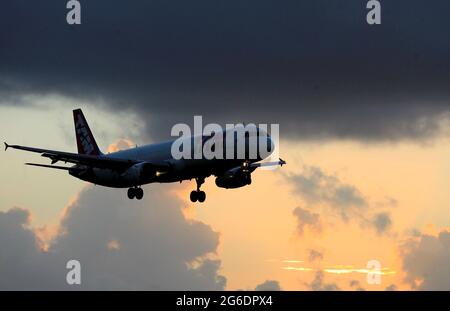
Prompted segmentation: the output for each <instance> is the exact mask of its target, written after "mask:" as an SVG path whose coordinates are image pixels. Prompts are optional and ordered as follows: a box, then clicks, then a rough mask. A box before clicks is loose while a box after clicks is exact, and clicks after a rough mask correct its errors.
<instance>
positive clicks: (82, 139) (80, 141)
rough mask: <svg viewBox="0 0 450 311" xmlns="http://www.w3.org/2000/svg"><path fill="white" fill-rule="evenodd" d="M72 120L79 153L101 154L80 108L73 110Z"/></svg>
mask: <svg viewBox="0 0 450 311" xmlns="http://www.w3.org/2000/svg"><path fill="white" fill-rule="evenodd" d="M73 120H74V122H75V136H76V138H77V146H78V153H79V154H87V155H101V154H102V152H101V151H100V149H99V148H98V146H97V143H96V142H95V139H94V135H92V132H91V129H90V128H89V125H88V123H87V121H86V118H85V117H84V115H83V111H81V109H75V110H74V111H73Z"/></svg>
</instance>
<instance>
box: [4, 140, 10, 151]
mask: <svg viewBox="0 0 450 311" xmlns="http://www.w3.org/2000/svg"><path fill="white" fill-rule="evenodd" d="M3 143H4V144H5V151H6V150H8V147H9V145H8V144H7V143H6V142H3Z"/></svg>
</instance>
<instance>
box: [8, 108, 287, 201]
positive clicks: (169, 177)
mask: <svg viewBox="0 0 450 311" xmlns="http://www.w3.org/2000/svg"><path fill="white" fill-rule="evenodd" d="M73 118H74V124H75V137H76V142H77V148H78V153H71V152H63V151H55V150H47V149H40V148H33V147H26V146H19V145H9V144H7V143H6V142H5V143H4V144H5V151H6V150H8V148H12V149H18V150H24V151H29V152H35V153H40V154H41V156H43V157H45V158H49V159H50V160H51V164H50V165H45V164H37V163H25V164H26V165H31V166H37V167H44V168H52V169H58V170H65V171H68V173H69V174H70V175H71V176H73V177H76V178H78V179H81V180H83V181H87V182H90V183H93V184H96V185H101V186H105V187H111V188H128V191H127V196H128V198H129V199H134V198H136V199H137V200H141V199H142V198H143V196H144V191H143V189H142V188H141V186H142V185H145V184H150V183H154V182H159V183H171V182H182V181H184V180H191V179H195V181H196V183H197V188H196V190H193V191H192V192H191V193H190V200H191V201H192V202H197V201H198V202H200V203H202V202H204V201H205V199H206V194H205V192H204V191H202V190H201V189H200V187H201V185H202V184H203V183H204V182H205V179H206V178H208V177H210V176H211V175H214V176H216V180H215V182H216V185H217V186H218V187H221V188H226V189H230V188H231V189H232V188H240V187H244V186H246V185H250V184H251V173H252V172H253V171H255V170H256V169H257V168H258V167H262V166H272V165H280V166H283V165H284V164H286V162H285V161H283V160H282V159H279V161H275V162H260V161H262V160H264V159H262V158H261V156H260V154H259V153H258V155H257V157H256V158H254V157H252V158H250V157H249V153H248V152H246V153H245V156H244V158H243V159H236V158H234V159H205V158H204V157H202V158H201V159H174V158H173V156H172V153H171V147H172V143H173V142H174V141H167V142H162V143H158V144H151V145H145V146H141V147H137V146H136V147H135V148H130V149H126V150H121V151H117V152H112V153H108V154H103V153H102V152H101V151H100V149H99V147H98V145H97V142H96V141H95V139H94V136H93V135H92V132H91V129H90V128H89V125H88V123H87V121H86V118H85V117H84V114H83V112H82V111H81V109H75V110H73ZM223 133H224V135H225V131H224V132H223ZM255 135H257V136H258V135H263V131H262V130H260V129H259V128H258V130H257V131H256V134H255ZM264 135H266V137H267V140H268V146H269V147H268V148H267V149H269V148H270V150H268V151H269V152H270V151H273V146H274V145H273V141H272V139H271V138H270V136H269V135H268V134H267V133H264ZM258 137H259V136H258ZM194 138H195V137H194V136H191V137H190V138H189V139H191V140H193V139H194ZM209 138H210V137H208V136H202V141H203V143H204V142H205V141H206V140H208V139H209ZM234 139H235V142H236V135H235V136H234ZM245 139H246V147H248V146H249V143H250V140H249V139H248V134H247V133H246V136H245ZM235 146H236V144H235ZM57 162H65V163H71V164H74V165H73V166H70V167H67V166H57V165H54V164H56V163H57Z"/></svg>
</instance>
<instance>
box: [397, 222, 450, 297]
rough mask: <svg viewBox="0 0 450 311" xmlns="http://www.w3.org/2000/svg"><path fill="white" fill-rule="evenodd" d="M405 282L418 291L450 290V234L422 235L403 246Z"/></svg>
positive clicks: (446, 232)
mask: <svg viewBox="0 0 450 311" xmlns="http://www.w3.org/2000/svg"><path fill="white" fill-rule="evenodd" d="M400 250H401V255H402V262H403V270H404V271H405V274H406V277H405V281H406V282H407V283H409V284H410V285H411V287H412V288H414V289H418V290H450V268H449V264H448V263H449V261H450V232H448V231H446V230H443V231H441V232H440V233H439V235H438V236H432V235H427V234H420V236H419V237H415V238H413V239H410V240H409V241H407V242H406V243H405V244H404V245H402V246H401V249H400Z"/></svg>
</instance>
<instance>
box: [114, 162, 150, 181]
mask: <svg viewBox="0 0 450 311" xmlns="http://www.w3.org/2000/svg"><path fill="white" fill-rule="evenodd" d="M155 175H156V170H155V168H154V167H153V166H152V165H151V164H149V163H137V164H135V165H133V166H131V167H130V168H129V169H127V170H126V171H125V172H124V173H122V175H120V177H121V179H122V181H123V182H126V183H130V184H135V185H140V184H143V183H145V182H148V181H149V180H151V179H152V178H154V177H155Z"/></svg>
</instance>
